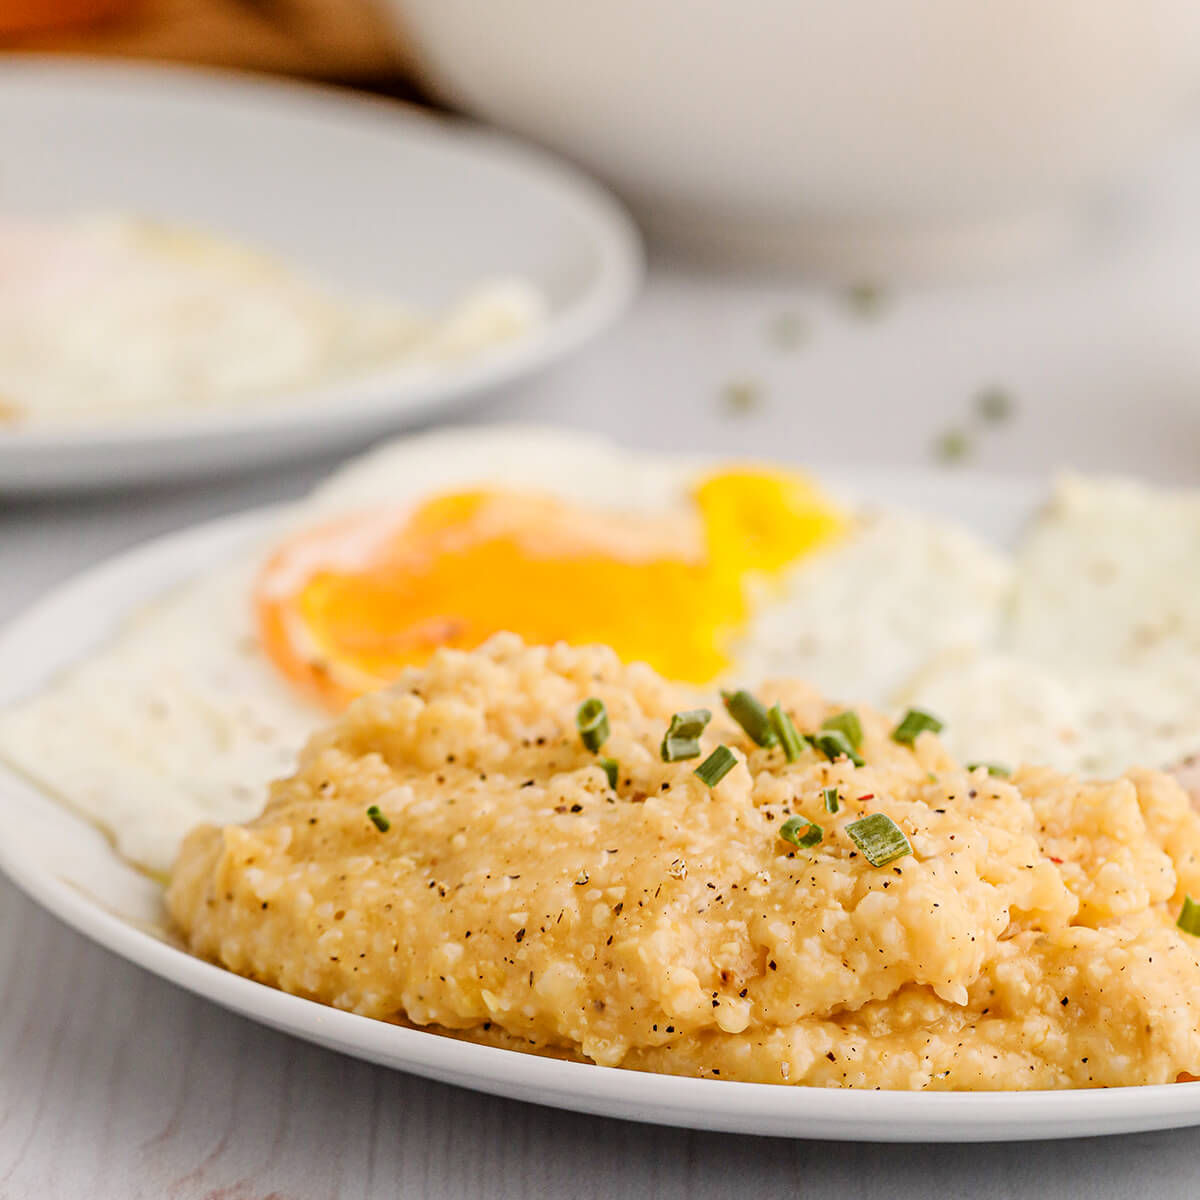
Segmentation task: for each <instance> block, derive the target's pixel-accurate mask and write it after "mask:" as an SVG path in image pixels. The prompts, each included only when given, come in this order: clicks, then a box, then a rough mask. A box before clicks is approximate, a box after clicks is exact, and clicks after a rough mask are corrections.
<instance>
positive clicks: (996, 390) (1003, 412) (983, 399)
mask: <svg viewBox="0 0 1200 1200" xmlns="http://www.w3.org/2000/svg"><path fill="white" fill-rule="evenodd" d="M1014 407H1015V405H1014V404H1013V398H1012V395H1011V393H1009V392H1006V391H1005V390H1004V388H1002V387H988V388H984V389H983V391H981V392H980V393H979V394H978V395H977V396H976V397H975V409H976V411H977V412H978V413H979V416H980V418H981V419H982V420H984V421H992V422H1000V421H1007V420H1008V418H1009V417H1011V416H1012V415H1013V408H1014Z"/></svg>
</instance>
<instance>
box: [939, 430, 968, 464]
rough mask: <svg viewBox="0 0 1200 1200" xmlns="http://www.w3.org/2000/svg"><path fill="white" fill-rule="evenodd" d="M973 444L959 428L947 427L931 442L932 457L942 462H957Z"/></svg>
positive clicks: (964, 456) (965, 456)
mask: <svg viewBox="0 0 1200 1200" xmlns="http://www.w3.org/2000/svg"><path fill="white" fill-rule="evenodd" d="M973 449H974V446H973V445H972V443H971V439H970V438H969V437H968V436H967V435H966V433H964V432H963V430H961V429H947V430H946V431H945V432H944V433H939V434H938V436H937V437H936V438H935V439H934V442H933V457H934V458H935V459H937V461H938V462H942V463H959V462H962V461H963V460H964V459H965V458H967V457H968V456H969V455H970V454H971V451H972V450H973Z"/></svg>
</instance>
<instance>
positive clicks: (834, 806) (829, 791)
mask: <svg viewBox="0 0 1200 1200" xmlns="http://www.w3.org/2000/svg"><path fill="white" fill-rule="evenodd" d="M821 795H822V796H824V797H825V811H826V812H827V813H835V812H837V810H838V809H839V808H841V807H842V798H841V797H840V796H839V795H838V790H837V788H835V787H827V788H826V789H825V790H824V791H823V792H822V793H821Z"/></svg>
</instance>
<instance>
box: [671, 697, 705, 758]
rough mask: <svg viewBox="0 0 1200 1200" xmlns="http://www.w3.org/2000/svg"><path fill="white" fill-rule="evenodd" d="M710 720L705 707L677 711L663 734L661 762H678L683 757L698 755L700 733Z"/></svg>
mask: <svg viewBox="0 0 1200 1200" xmlns="http://www.w3.org/2000/svg"><path fill="white" fill-rule="evenodd" d="M711 720H712V713H710V712H709V711H708V709H707V708H693V709H689V710H688V711H687V712H677V713H676V714H675V715H674V716H673V717H672V718H671V724H670V726H669V727H668V729H667V732H666V734H664V736H663V740H662V747H661V751H660V752H661V754H662V760H663V762H679V761H680V760H681V759H684V758H697V757H699V755H700V735H701V734H702V733H703V732H704V727H705V725H707V724H708V723H709V721H711Z"/></svg>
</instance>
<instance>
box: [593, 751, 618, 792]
mask: <svg viewBox="0 0 1200 1200" xmlns="http://www.w3.org/2000/svg"><path fill="white" fill-rule="evenodd" d="M596 766H598V767H599V768H600V769H601V770H602V771H603V772H604V774H605V775H607V776H608V786H609V787H610V788H615V787H616V786H617V772H618V771H620V769H621V764H620V763H619V762H617V760H616V759H615V758H598V759H596Z"/></svg>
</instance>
